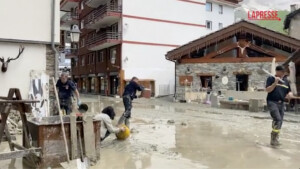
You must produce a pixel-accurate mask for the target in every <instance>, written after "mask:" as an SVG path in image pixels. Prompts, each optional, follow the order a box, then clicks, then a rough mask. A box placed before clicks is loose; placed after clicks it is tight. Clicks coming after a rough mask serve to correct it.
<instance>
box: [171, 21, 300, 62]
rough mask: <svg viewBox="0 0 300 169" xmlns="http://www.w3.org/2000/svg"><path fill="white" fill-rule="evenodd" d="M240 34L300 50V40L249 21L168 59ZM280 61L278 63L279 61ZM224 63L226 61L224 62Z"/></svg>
mask: <svg viewBox="0 0 300 169" xmlns="http://www.w3.org/2000/svg"><path fill="white" fill-rule="evenodd" d="M238 33H249V34H252V35H255V36H258V37H260V38H262V39H266V40H269V41H271V42H273V43H277V44H280V45H282V46H285V47H288V48H290V49H291V51H296V50H297V49H299V48H300V40H298V39H295V38H292V37H289V36H286V35H284V34H281V33H278V32H275V31H272V30H269V29H266V28H264V27H261V26H258V25H256V24H254V23H250V22H247V21H244V20H242V21H240V22H238V23H235V24H233V25H230V26H228V27H225V28H223V29H221V30H219V31H216V32H213V33H211V34H209V35H207V36H204V37H201V38H199V39H196V40H194V41H192V42H190V43H188V44H185V45H183V46H181V47H178V48H176V49H174V50H171V51H169V52H168V53H167V54H166V59H167V60H170V61H176V60H180V59H182V57H183V56H186V55H190V53H191V52H192V51H198V50H199V49H201V48H204V47H207V46H210V45H213V44H216V43H218V42H220V41H223V40H226V39H228V37H232V36H234V35H236V34H238ZM266 59H268V60H270V59H271V58H226V62H264V61H266ZM285 59H286V58H279V60H280V61H284V60H285ZM189 60H197V59H189ZM223 60H224V59H223V58H214V62H222V61H223ZM279 60H278V61H279ZM207 61H208V59H207V58H201V59H198V60H197V61H196V62H203V63H205V62H207ZM223 62H224V61H223Z"/></svg>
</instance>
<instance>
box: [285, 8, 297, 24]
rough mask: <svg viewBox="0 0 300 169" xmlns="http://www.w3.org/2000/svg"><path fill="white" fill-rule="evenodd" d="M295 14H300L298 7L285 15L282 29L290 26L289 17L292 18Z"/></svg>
mask: <svg viewBox="0 0 300 169" xmlns="http://www.w3.org/2000/svg"><path fill="white" fill-rule="evenodd" d="M297 14H300V8H299V9H297V10H295V11H293V12H291V13H289V14H288V15H287V16H286V18H285V20H284V29H288V28H289V27H290V23H291V19H293V18H294V17H295V16H296V15H297Z"/></svg>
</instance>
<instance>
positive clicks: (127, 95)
mask: <svg viewBox="0 0 300 169" xmlns="http://www.w3.org/2000/svg"><path fill="white" fill-rule="evenodd" d="M137 90H138V91H142V90H144V87H143V86H141V85H139V79H138V78H137V77H133V78H132V79H131V81H130V82H129V84H128V85H127V86H126V87H125V90H124V93H123V104H124V107H125V112H124V113H123V115H122V116H121V117H120V119H119V121H118V125H122V124H124V122H125V125H126V126H127V127H128V128H129V129H130V122H129V119H130V118H131V109H132V100H133V99H136V98H137V96H136V91H137Z"/></svg>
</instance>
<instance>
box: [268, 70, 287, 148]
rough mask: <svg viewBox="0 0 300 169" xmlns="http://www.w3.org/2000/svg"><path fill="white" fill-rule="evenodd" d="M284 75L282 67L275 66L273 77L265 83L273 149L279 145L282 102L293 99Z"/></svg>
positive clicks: (282, 112)
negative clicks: (271, 120)
mask: <svg viewBox="0 0 300 169" xmlns="http://www.w3.org/2000/svg"><path fill="white" fill-rule="evenodd" d="M284 75H285V70H284V67H283V66H277V67H276V74H275V77H272V76H270V77H268V79H267V83H266V91H267V92H268V96H267V106H268V109H269V111H270V114H271V117H272V119H273V122H272V132H271V142H270V144H271V145H272V146H274V147H277V146H279V145H280V143H279V133H280V129H281V126H282V122H283V116H284V100H285V99H286V98H287V99H289V98H292V97H293V94H292V92H291V88H290V84H289V82H288V80H287V78H285V77H284Z"/></svg>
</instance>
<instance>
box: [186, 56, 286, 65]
mask: <svg viewBox="0 0 300 169" xmlns="http://www.w3.org/2000/svg"><path fill="white" fill-rule="evenodd" d="M272 60H273V57H261V58H260V57H253V58H252V57H249V58H213V59H203V58H198V59H181V64H184V63H242V62H271V61H272ZM276 61H277V62H284V61H285V59H282V58H276Z"/></svg>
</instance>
